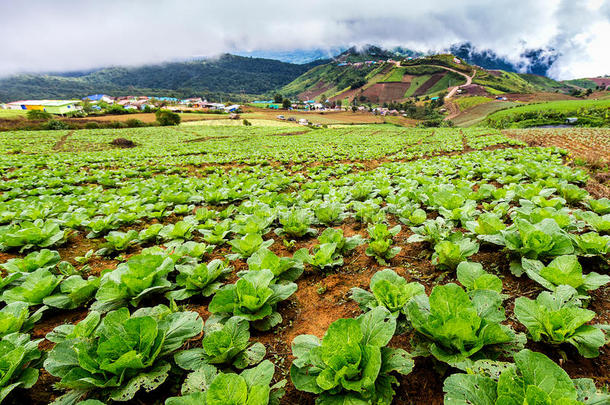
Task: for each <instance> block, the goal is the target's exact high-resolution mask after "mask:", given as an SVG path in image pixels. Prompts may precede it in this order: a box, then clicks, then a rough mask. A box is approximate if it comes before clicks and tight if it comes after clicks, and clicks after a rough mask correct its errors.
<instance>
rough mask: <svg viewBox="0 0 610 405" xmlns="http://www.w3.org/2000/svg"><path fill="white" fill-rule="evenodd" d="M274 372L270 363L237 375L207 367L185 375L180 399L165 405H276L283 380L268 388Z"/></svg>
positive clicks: (264, 362)
mask: <svg viewBox="0 0 610 405" xmlns="http://www.w3.org/2000/svg"><path fill="white" fill-rule="evenodd" d="M274 372H275V367H274V365H273V363H271V362H270V361H269V360H265V361H263V362H262V363H260V364H259V365H258V366H256V367H253V368H250V369H247V370H244V371H242V372H241V374H239V375H238V374H232V373H219V372H218V370H216V368H215V367H213V366H210V365H206V366H203V367H202V368H200V369H198V370H196V371H194V372H192V373H191V374H189V375H188V377H187V378H186V381H185V382H184V384H183V385H182V396H181V397H172V398H168V399H167V401H165V405H200V404H206V405H229V404H230V405H268V404H270V405H279V400H280V398H281V397H282V396H283V395H284V390H283V387H284V386H285V385H286V380H282V381H279V382H278V383H276V384H275V385H273V386H271V387H270V386H269V385H270V384H271V380H272V379H273V373H274Z"/></svg>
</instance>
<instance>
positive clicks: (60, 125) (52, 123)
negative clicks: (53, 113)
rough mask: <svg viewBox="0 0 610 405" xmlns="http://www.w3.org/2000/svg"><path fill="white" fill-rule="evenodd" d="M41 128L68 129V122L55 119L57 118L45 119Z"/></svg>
mask: <svg viewBox="0 0 610 405" xmlns="http://www.w3.org/2000/svg"><path fill="white" fill-rule="evenodd" d="M42 128H43V129H49V130H59V129H68V124H66V123H65V122H62V121H57V120H53V119H51V120H49V121H47V122H46V123H45V124H44V125H43V126H42Z"/></svg>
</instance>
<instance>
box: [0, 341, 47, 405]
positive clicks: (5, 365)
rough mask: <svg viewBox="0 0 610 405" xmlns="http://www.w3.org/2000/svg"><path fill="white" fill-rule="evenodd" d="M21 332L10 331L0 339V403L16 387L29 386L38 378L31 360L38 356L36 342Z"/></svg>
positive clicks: (36, 370) (37, 342)
mask: <svg viewBox="0 0 610 405" xmlns="http://www.w3.org/2000/svg"><path fill="white" fill-rule="evenodd" d="M41 341H42V339H40V340H33V341H30V336H29V335H27V334H23V333H11V334H8V335H5V336H2V338H1V339H0V403H1V402H2V401H4V399H5V398H6V397H7V396H8V395H9V394H10V393H11V391H12V390H14V389H15V388H17V387H21V388H31V387H32V386H33V385H34V384H36V381H37V380H38V369H37V368H34V367H33V362H34V361H35V360H37V359H39V358H40V351H39V350H38V344H39V343H40V342H41Z"/></svg>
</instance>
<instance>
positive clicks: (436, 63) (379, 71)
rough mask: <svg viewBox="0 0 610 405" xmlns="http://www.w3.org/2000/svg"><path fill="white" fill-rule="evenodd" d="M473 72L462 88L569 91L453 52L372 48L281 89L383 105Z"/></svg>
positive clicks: (437, 90) (434, 90)
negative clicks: (402, 53) (410, 53)
mask: <svg viewBox="0 0 610 405" xmlns="http://www.w3.org/2000/svg"><path fill="white" fill-rule="evenodd" d="M399 60H400V62H398V61H399ZM475 71H476V74H475ZM473 75H474V77H473V78H472V84H471V85H469V86H466V87H465V88H464V89H463V90H464V92H465V93H466V94H470V95H482V96H491V97H493V96H496V95H498V94H503V93H536V92H567V91H569V90H570V87H569V86H567V85H566V84H564V83H560V82H556V81H554V80H552V79H549V78H547V77H544V76H540V75H535V74H520V73H514V72H509V71H506V70H495V69H494V70H486V69H481V68H480V67H476V66H474V65H471V64H469V63H467V61H466V60H464V59H461V58H457V57H456V56H455V55H452V54H441V55H430V56H424V57H408V58H405V59H403V58H401V57H398V56H397V54H396V52H395V51H387V50H382V49H380V48H376V47H369V48H366V49H356V48H351V49H349V50H347V51H345V52H343V53H342V54H341V55H338V56H337V57H336V58H335V59H334V60H333V61H332V62H330V63H327V64H324V65H319V66H316V67H314V68H312V69H311V70H309V71H308V72H306V73H304V74H303V75H301V76H299V77H298V78H296V79H295V80H294V81H292V82H291V83H289V84H287V85H285V86H284V87H283V88H282V89H281V90H280V92H281V93H282V94H284V95H285V96H291V97H298V98H299V99H301V100H311V99H316V100H320V99H330V100H331V101H339V100H340V101H342V102H352V100H354V99H356V100H358V101H360V102H368V103H374V104H378V103H379V104H381V103H386V102H391V101H400V100H405V99H407V98H410V97H426V96H428V97H434V96H441V95H442V94H443V93H444V92H447V91H448V89H449V88H450V87H453V86H457V85H462V84H465V83H466V82H467V76H468V77H472V76H473Z"/></svg>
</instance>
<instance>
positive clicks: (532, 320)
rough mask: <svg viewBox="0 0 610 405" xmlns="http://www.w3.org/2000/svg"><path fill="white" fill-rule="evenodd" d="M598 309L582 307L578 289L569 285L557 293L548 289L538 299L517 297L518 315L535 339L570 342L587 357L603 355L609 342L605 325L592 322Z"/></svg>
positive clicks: (558, 342) (554, 342)
mask: <svg viewBox="0 0 610 405" xmlns="http://www.w3.org/2000/svg"><path fill="white" fill-rule="evenodd" d="M595 315H596V314H595V312H594V311H591V310H588V309H585V308H582V303H581V302H580V300H579V299H578V292H577V291H576V290H575V289H574V288H573V287H570V286H568V285H561V286H559V287H558V288H557V289H556V290H555V291H554V292H552V293H551V292H549V291H544V292H542V293H540V294H539V295H538V297H537V298H536V300H535V301H534V300H531V299H529V298H527V297H519V298H517V299H516V300H515V316H516V317H517V320H519V322H521V323H522V324H523V325H525V327H526V328H527V330H528V333H529V334H530V336H531V337H532V339H533V340H534V341H535V342H539V341H541V340H542V341H545V342H548V343H551V344H561V343H570V344H571V345H573V346H574V347H576V349H577V350H578V352H579V353H580V354H581V355H582V356H584V357H588V358H591V357H597V356H599V348H600V347H601V346H603V345H604V344H605V343H606V342H605V334H604V331H603V327H602V326H599V325H590V324H588V323H589V322H591V321H592V320H593V318H594V317H595Z"/></svg>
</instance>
